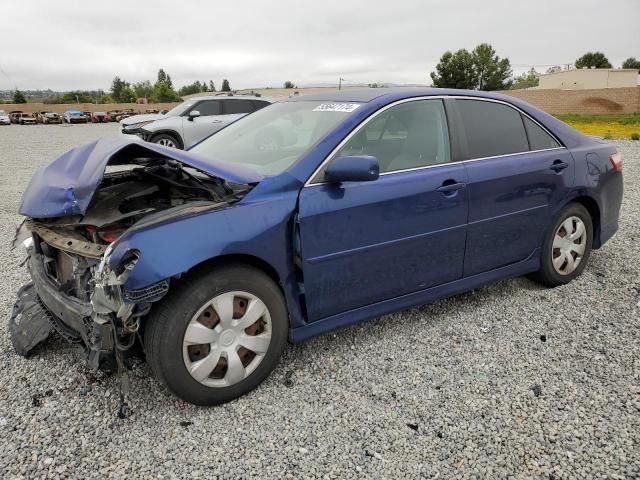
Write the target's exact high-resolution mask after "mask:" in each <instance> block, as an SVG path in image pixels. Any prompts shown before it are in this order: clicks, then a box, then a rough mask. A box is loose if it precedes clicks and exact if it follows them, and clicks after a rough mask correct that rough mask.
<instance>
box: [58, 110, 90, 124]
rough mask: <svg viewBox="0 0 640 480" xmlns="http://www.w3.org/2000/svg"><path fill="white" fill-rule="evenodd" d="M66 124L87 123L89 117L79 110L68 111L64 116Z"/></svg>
mask: <svg viewBox="0 0 640 480" xmlns="http://www.w3.org/2000/svg"><path fill="white" fill-rule="evenodd" d="M62 118H63V120H64V122H65V123H87V122H88V121H89V120H88V119H87V116H86V115H85V114H84V113H82V112H79V111H78V110H67V111H66V112H64V113H63V114H62Z"/></svg>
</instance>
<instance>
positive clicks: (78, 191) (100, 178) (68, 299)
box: [10, 142, 251, 371]
mask: <svg viewBox="0 0 640 480" xmlns="http://www.w3.org/2000/svg"><path fill="white" fill-rule="evenodd" d="M83 148H85V151H86V147H83ZM97 148H103V149H105V148H106V147H105V146H104V145H99V142H98V144H97V145H96V146H95V148H93V149H92V150H91V152H94V153H95V151H96V149H97ZM171 150H172V149H162V148H160V149H158V148H157V147H155V146H150V147H147V146H141V145H139V144H135V143H131V142H128V143H122V145H120V146H119V147H118V146H117V145H116V146H115V147H114V148H111V149H109V151H111V153H110V154H109V155H108V158H107V159H104V158H98V160H97V161H96V158H95V155H94V159H93V162H94V163H97V164H98V165H97V168H101V169H102V170H101V171H100V172H98V174H96V172H95V171H89V172H87V168H86V164H87V163H91V161H92V158H91V153H89V154H88V155H85V157H86V158H85V162H84V165H77V163H78V162H79V161H81V158H80V157H81V156H80V157H78V156H77V153H76V154H74V153H73V152H70V153H69V154H65V155H66V157H65V156H63V157H61V159H58V161H56V162H59V161H60V160H63V161H62V164H63V165H62V168H61V169H58V177H60V176H61V175H66V178H54V177H53V176H51V178H52V183H53V184H55V182H56V181H57V182H59V185H58V186H57V187H52V186H51V185H52V183H49V184H46V185H45V186H46V188H44V187H42V178H41V179H40V180H38V179H37V177H38V174H36V176H34V179H35V180H32V184H31V185H30V186H29V188H28V189H27V191H26V192H25V194H24V196H23V203H22V207H21V213H22V214H23V215H26V216H27V218H26V220H25V221H24V222H23V224H22V225H21V227H20V229H19V231H18V233H17V236H16V239H17V240H16V241H18V243H23V245H24V247H25V248H26V250H27V255H28V261H27V264H28V270H29V273H30V276H31V282H30V283H29V284H27V285H25V286H24V287H23V288H22V289H21V290H20V291H19V294H18V300H17V302H16V305H15V306H14V310H13V315H12V319H11V322H10V332H11V336H12V340H13V343H14V346H15V347H16V351H17V353H19V354H21V355H25V356H26V355H27V354H28V353H29V351H30V350H32V349H33V348H34V347H35V346H36V345H37V344H38V343H39V342H41V341H43V340H44V339H45V338H46V336H47V335H48V332H49V331H50V330H51V328H53V329H55V331H57V332H58V333H59V334H60V335H61V336H62V337H64V338H65V339H66V340H68V341H69V342H72V343H76V344H79V345H81V346H82V347H83V349H84V350H85V352H86V354H87V357H88V362H89V365H90V366H91V367H93V368H100V367H107V368H109V369H113V368H114V367H116V366H117V367H118V370H119V371H120V370H121V368H122V352H124V351H126V350H128V349H129V348H131V347H132V346H134V345H135V344H136V342H137V341H138V340H139V336H138V332H139V331H140V328H141V325H142V323H143V318H144V317H145V316H146V315H147V314H148V313H149V310H150V309H151V306H152V305H153V303H154V302H157V301H159V300H160V299H162V298H163V296H164V295H165V294H166V293H167V292H168V290H169V287H170V281H171V279H169V278H167V279H164V280H161V281H159V282H158V281H156V282H154V283H152V284H150V285H147V286H145V288H141V289H135V290H133V289H127V288H126V286H125V284H126V282H127V279H128V277H129V275H130V274H131V272H132V271H133V270H134V269H135V268H136V263H137V262H138V259H139V258H140V256H141V255H144V254H145V253H144V251H142V252H141V251H138V250H133V249H131V250H128V251H127V252H126V253H125V254H124V255H122V256H121V257H119V258H118V262H117V264H113V263H112V262H110V253H111V252H112V251H113V248H114V247H115V246H116V245H117V243H118V242H119V241H121V240H122V239H124V238H126V237H127V235H130V234H131V233H133V232H136V231H139V230H141V229H147V228H150V227H152V226H154V225H157V224H161V223H166V222H167V221H172V220H175V219H177V218H180V217H185V216H193V215H198V214H200V213H202V212H206V211H211V210H215V209H221V208H225V207H228V206H229V205H231V204H233V203H234V202H237V201H238V200H240V199H241V198H242V197H243V196H244V195H246V193H247V192H248V191H249V190H250V189H251V186H250V185H249V184H248V183H243V184H240V183H231V182H228V181H226V180H225V179H224V178H221V177H220V176H216V175H213V174H211V173H209V172H204V171H202V170H201V169H199V168H197V167H191V166H189V165H188V164H186V163H185V161H184V160H185V157H184V155H185V152H181V153H179V154H178V155H180V156H181V157H182V158H180V159H175V158H171V157H172V156H173V155H174V154H173V152H172V151H171ZM74 155H76V157H75V159H72V160H69V157H73V156H74ZM195 161H196V160H194V162H195ZM56 162H53V164H51V165H49V166H48V167H46V168H48V169H50V170H51V167H52V166H54V165H55V163H56ZM110 166H117V168H115V169H114V170H113V171H105V170H108V167H110ZM83 172H84V173H83ZM49 173H51V171H49ZM39 174H40V176H41V177H43V175H42V172H39ZM43 178H44V177H43ZM34 183H35V186H34ZM38 198H40V202H42V204H41V206H40V207H38ZM47 202H48V203H47ZM38 208H39V210H38ZM20 240H23V241H22V242H20ZM162 241H163V239H162V238H158V239H157V242H162Z"/></svg>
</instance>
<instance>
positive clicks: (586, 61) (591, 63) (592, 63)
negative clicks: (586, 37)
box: [575, 52, 612, 68]
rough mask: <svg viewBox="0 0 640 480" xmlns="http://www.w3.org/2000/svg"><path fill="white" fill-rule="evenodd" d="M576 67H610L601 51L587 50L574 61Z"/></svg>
mask: <svg viewBox="0 0 640 480" xmlns="http://www.w3.org/2000/svg"><path fill="white" fill-rule="evenodd" d="M575 65H576V68H591V67H594V68H612V67H611V63H610V62H609V60H608V59H607V57H605V55H604V53H602V52H587V53H585V54H584V55H582V56H581V57H580V58H578V59H577V60H576V62H575Z"/></svg>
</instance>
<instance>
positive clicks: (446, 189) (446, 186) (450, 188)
mask: <svg viewBox="0 0 640 480" xmlns="http://www.w3.org/2000/svg"><path fill="white" fill-rule="evenodd" d="M466 187H467V184H466V183H462V182H455V181H454V180H445V181H444V182H443V183H442V186H440V187H438V188H436V191H438V192H442V193H444V194H445V195H447V194H452V193H453V192H457V191H458V190H462V189H463V188H466Z"/></svg>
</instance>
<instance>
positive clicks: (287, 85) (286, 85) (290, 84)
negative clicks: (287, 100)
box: [284, 80, 296, 88]
mask: <svg viewBox="0 0 640 480" xmlns="http://www.w3.org/2000/svg"><path fill="white" fill-rule="evenodd" d="M284 88H296V86H295V85H294V84H293V82H291V81H289V80H287V81H286V82H284Z"/></svg>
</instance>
